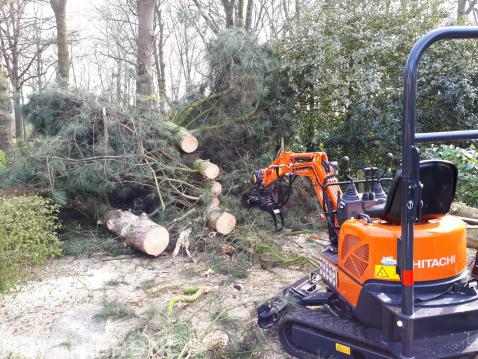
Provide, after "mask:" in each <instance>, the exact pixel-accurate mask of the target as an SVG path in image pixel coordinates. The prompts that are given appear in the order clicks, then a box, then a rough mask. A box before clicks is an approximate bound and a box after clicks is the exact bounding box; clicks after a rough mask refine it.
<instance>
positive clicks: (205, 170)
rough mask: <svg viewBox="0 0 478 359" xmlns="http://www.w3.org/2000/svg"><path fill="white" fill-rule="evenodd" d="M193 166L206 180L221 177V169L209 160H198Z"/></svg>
mask: <svg viewBox="0 0 478 359" xmlns="http://www.w3.org/2000/svg"><path fill="white" fill-rule="evenodd" d="M193 166H194V169H195V170H196V171H198V172H199V173H200V174H202V175H203V177H204V178H207V179H214V178H216V177H217V176H219V167H218V166H216V165H215V164H214V163H211V162H209V160H201V159H199V160H196V161H194V165H193Z"/></svg>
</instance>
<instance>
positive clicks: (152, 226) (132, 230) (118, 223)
mask: <svg viewBox="0 0 478 359" xmlns="http://www.w3.org/2000/svg"><path fill="white" fill-rule="evenodd" d="M103 218H104V222H106V226H107V227H108V229H109V230H110V231H112V232H113V233H115V234H117V235H118V236H120V237H121V238H123V239H124V240H125V242H126V243H127V244H128V245H130V246H132V247H134V248H136V249H137V250H140V251H141V252H144V253H146V254H149V255H152V256H157V255H159V254H160V253H162V252H163V251H164V250H165V249H166V248H167V246H168V244H169V232H168V230H167V229H166V228H164V227H163V226H160V225H159V224H157V223H155V222H153V221H152V220H150V219H149V218H148V216H146V215H141V216H137V215H135V214H133V213H131V212H128V211H122V210H108V211H106V212H104V216H103Z"/></svg>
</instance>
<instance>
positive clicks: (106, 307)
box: [95, 301, 136, 320]
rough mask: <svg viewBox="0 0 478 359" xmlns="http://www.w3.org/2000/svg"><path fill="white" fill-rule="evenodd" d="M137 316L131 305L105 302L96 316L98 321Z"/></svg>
mask: <svg viewBox="0 0 478 359" xmlns="http://www.w3.org/2000/svg"><path fill="white" fill-rule="evenodd" d="M135 316H136V314H135V312H134V310H133V308H131V307H130V306H129V305H127V304H124V303H120V302H106V301H105V302H103V307H102V308H101V310H100V311H99V312H98V313H96V314H95V319H96V320H107V319H112V320H121V319H129V318H133V317H135Z"/></svg>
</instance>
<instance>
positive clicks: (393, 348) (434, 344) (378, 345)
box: [279, 309, 478, 359]
mask: <svg viewBox="0 0 478 359" xmlns="http://www.w3.org/2000/svg"><path fill="white" fill-rule="evenodd" d="M453 336H454V340H453V342H454V344H453V345H450V338H449V337H442V336H436V337H430V338H423V339H416V342H415V343H416V346H415V349H416V350H415V353H414V358H415V359H422V358H423V359H425V358H460V359H462V358H463V359H464V358H474V357H475V356H474V355H473V354H471V353H476V351H475V350H476V349H478V347H477V344H476V343H477V339H476V338H478V332H463V333H456V334H454V335H453ZM279 339H280V341H281V343H282V345H283V348H284V349H285V350H286V351H287V352H288V353H289V354H291V355H293V356H295V357H297V358H302V359H313V358H314V359H317V358H330V357H333V358H337V359H340V358H349V359H350V358H356V359H384V358H398V357H399V353H400V343H399V342H385V341H384V340H383V337H382V335H381V332H380V330H377V329H374V328H369V327H366V326H364V325H362V324H361V323H360V322H359V321H358V320H356V319H355V318H353V317H346V318H341V317H337V316H335V315H333V314H331V313H329V312H326V311H321V310H310V309H299V310H295V311H292V312H289V313H287V314H286V315H285V316H284V317H283V318H282V319H281V322H280V324H279ZM457 353H461V354H459V355H458V356H457Z"/></svg>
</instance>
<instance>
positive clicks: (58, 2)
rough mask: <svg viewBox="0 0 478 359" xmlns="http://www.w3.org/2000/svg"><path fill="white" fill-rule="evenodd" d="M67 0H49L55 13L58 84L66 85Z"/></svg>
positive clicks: (68, 62) (67, 69)
mask: <svg viewBox="0 0 478 359" xmlns="http://www.w3.org/2000/svg"><path fill="white" fill-rule="evenodd" d="M66 2H67V0H50V5H51V8H52V9H53V12H54V13H55V20H56V36H57V38H56V42H57V46H58V70H57V80H58V82H59V83H60V84H63V85H68V81H69V79H70V55H69V53H68V31H67V27H66Z"/></svg>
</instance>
